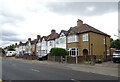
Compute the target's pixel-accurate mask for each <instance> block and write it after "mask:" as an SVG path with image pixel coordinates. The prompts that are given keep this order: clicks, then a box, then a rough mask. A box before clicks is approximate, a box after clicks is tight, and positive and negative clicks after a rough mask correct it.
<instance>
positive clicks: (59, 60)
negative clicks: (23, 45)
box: [48, 56, 62, 62]
mask: <svg viewBox="0 0 120 82" xmlns="http://www.w3.org/2000/svg"><path fill="white" fill-rule="evenodd" d="M48 60H49V61H54V62H62V56H48Z"/></svg>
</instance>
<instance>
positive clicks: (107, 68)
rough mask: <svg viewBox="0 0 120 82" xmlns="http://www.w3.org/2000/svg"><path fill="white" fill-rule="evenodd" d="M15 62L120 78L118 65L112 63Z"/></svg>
mask: <svg viewBox="0 0 120 82" xmlns="http://www.w3.org/2000/svg"><path fill="white" fill-rule="evenodd" d="M13 59H15V58H13ZM17 60H20V61H24V62H25V61H26V62H29V63H34V64H35V63H36V64H38V63H41V64H47V65H50V66H53V67H58V68H63V69H71V70H76V71H83V72H89V73H96V74H102V75H109V76H115V77H120V74H119V73H120V70H119V69H120V66H119V64H118V63H113V62H112V61H108V62H103V63H101V64H95V65H89V64H87V65H86V64H68V63H58V62H52V61H38V60H23V59H17Z"/></svg>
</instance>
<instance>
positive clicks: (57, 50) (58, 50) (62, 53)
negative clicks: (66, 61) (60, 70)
mask: <svg viewBox="0 0 120 82" xmlns="http://www.w3.org/2000/svg"><path fill="white" fill-rule="evenodd" d="M50 55H51V56H67V55H68V51H67V50H65V49H63V48H52V49H51V50H50Z"/></svg>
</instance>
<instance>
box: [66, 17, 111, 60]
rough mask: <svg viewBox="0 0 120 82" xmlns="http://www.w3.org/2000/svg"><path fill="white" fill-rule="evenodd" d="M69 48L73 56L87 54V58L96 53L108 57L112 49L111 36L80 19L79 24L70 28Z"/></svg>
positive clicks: (98, 55) (68, 36)
mask: <svg viewBox="0 0 120 82" xmlns="http://www.w3.org/2000/svg"><path fill="white" fill-rule="evenodd" d="M67 49H68V50H69V55H70V56H73V57H76V56H85V57H86V59H87V57H88V56H90V55H95V56H96V57H103V58H106V57H107V54H108V53H109V51H110V36H109V35H108V34H106V33H103V32H101V31H100V30H97V29H95V28H94V27H92V26H90V25H88V24H83V21H82V20H80V19H78V21H77V26H75V27H71V28H70V29H69V30H68V34H67Z"/></svg>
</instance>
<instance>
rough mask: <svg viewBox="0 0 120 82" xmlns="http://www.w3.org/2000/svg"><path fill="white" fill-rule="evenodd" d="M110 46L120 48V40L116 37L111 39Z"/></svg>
mask: <svg viewBox="0 0 120 82" xmlns="http://www.w3.org/2000/svg"><path fill="white" fill-rule="evenodd" d="M110 47H111V48H116V49H120V40H119V39H116V40H113V39H111V40H110Z"/></svg>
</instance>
